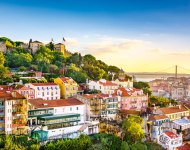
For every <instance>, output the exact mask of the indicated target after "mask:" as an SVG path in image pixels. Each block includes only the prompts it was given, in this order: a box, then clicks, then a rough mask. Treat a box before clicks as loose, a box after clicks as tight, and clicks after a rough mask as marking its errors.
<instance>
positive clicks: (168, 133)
mask: <svg viewBox="0 0 190 150" xmlns="http://www.w3.org/2000/svg"><path fill="white" fill-rule="evenodd" d="M164 133H165V134H166V135H167V136H168V137H170V138H171V139H173V138H178V137H179V136H178V135H177V134H174V133H173V132H169V131H168V132H164Z"/></svg>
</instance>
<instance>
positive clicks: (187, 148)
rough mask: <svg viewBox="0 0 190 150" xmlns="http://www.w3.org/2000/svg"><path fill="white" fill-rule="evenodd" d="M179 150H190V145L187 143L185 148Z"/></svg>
mask: <svg viewBox="0 0 190 150" xmlns="http://www.w3.org/2000/svg"><path fill="white" fill-rule="evenodd" d="M177 150H190V144H188V143H185V144H184V145H183V146H179V147H177Z"/></svg>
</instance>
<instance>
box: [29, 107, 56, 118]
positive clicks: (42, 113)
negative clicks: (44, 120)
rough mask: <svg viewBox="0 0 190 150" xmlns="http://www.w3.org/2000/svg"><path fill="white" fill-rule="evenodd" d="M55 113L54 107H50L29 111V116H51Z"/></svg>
mask: <svg viewBox="0 0 190 150" xmlns="http://www.w3.org/2000/svg"><path fill="white" fill-rule="evenodd" d="M51 115H53V108H49V109H35V110H29V111H28V117H29V118H30V117H40V116H41V117H42V116H51Z"/></svg>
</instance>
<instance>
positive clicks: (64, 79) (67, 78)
mask: <svg viewBox="0 0 190 150" xmlns="http://www.w3.org/2000/svg"><path fill="white" fill-rule="evenodd" d="M60 79H61V80H62V81H63V82H64V81H67V80H70V78H69V77H62V78H60Z"/></svg>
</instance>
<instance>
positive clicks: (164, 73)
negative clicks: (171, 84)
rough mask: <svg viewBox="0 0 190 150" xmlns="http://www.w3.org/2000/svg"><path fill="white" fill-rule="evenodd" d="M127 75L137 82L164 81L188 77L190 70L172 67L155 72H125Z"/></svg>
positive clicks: (176, 66)
mask: <svg viewBox="0 0 190 150" xmlns="http://www.w3.org/2000/svg"><path fill="white" fill-rule="evenodd" d="M127 74H128V75H130V76H133V77H134V78H136V79H137V80H142V81H143V80H144V81H148V80H153V79H161V78H162V79H166V78H168V77H175V78H180V77H190V69H188V68H185V67H182V66H179V65H174V66H170V67H167V68H165V69H162V70H158V71H155V72H127Z"/></svg>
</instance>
